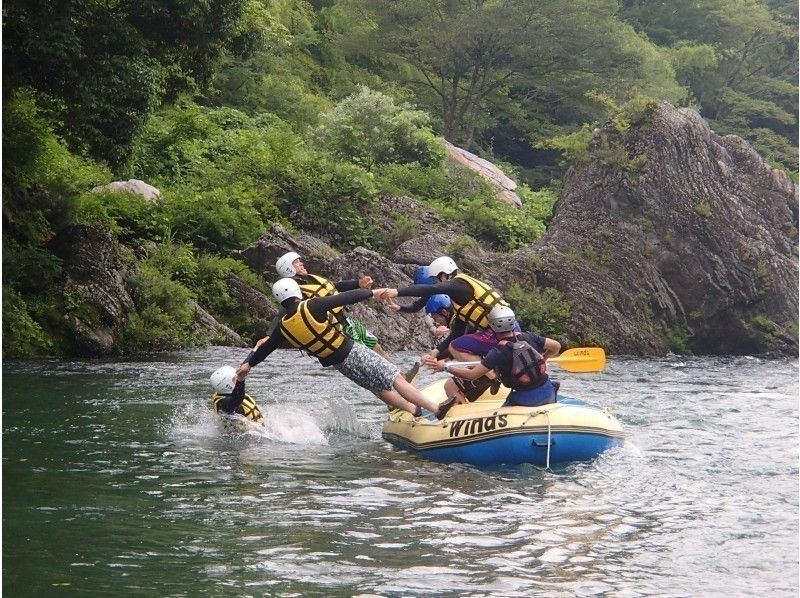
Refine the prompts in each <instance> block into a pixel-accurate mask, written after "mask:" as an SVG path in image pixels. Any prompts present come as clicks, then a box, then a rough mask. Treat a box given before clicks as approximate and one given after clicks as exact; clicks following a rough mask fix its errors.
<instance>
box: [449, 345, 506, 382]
mask: <svg viewBox="0 0 800 598" xmlns="http://www.w3.org/2000/svg"><path fill="white" fill-rule="evenodd" d="M502 357H503V355H502V353H500V352H499V351H496V350H495V349H492V350H491V351H489V353H488V354H487V355H486V357H484V358H483V359H481V361H480V363H479V364H477V365H473V366H469V367H466V366H463V365H450V364H448V363H443V362H437V364H436V366H434V367H433V370H434V371H437V372H441V371H445V372H449V373H451V374H453V376H455V377H457V378H462V379H464V380H477V379H478V378H480V377H481V376H485V375H486V374H487V373H488V372H490V371H492V370H493V369H495V368H496V367H497V365H498V361H499V360H500V359H502Z"/></svg>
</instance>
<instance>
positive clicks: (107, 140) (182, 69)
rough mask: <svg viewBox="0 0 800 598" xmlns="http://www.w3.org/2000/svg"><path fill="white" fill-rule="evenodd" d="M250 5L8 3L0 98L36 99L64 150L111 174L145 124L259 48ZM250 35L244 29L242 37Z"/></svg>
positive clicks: (195, 1)
mask: <svg viewBox="0 0 800 598" xmlns="http://www.w3.org/2000/svg"><path fill="white" fill-rule="evenodd" d="M259 6H260V5H259V3H258V2H257V0H181V1H179V2H168V1H166V0H137V1H124V0H123V1H120V0H114V1H110V2H96V1H94V0H58V1H52V0H9V1H7V2H5V4H4V6H3V16H4V23H3V34H4V35H3V66H4V67H5V68H4V73H3V92H4V97H9V96H10V95H11V93H12V92H13V91H14V90H15V89H18V88H21V87H30V88H32V89H34V90H36V91H37V92H39V96H40V102H41V103H42V104H43V105H44V106H46V107H47V109H48V110H49V112H50V113H51V115H52V117H53V120H54V121H55V122H56V123H57V124H58V129H59V131H60V132H61V133H62V134H63V135H64V136H65V137H66V138H67V140H68V141H69V142H70V145H71V147H72V148H73V149H76V150H79V151H86V152H88V153H89V154H91V155H92V156H93V157H95V158H99V159H103V160H105V161H108V162H109V163H111V164H112V165H115V166H119V165H120V164H121V163H122V162H124V160H125V159H126V157H127V154H128V151H129V147H130V143H131V141H132V139H133V137H134V136H135V134H136V133H137V131H138V130H139V129H140V127H141V126H142V124H143V122H144V120H145V118H146V116H147V114H148V113H149V112H150V111H151V110H152V109H153V108H154V107H156V106H157V105H159V104H160V103H161V102H162V101H163V100H164V99H170V98H174V97H175V96H176V95H177V94H178V93H180V92H182V91H187V90H188V91H193V90H196V89H200V88H203V87H204V86H205V85H206V84H207V83H208V80H209V78H210V76H211V73H212V70H213V65H214V63H215V60H216V59H217V58H218V56H220V54H223V53H225V52H229V51H230V52H239V53H246V52H249V51H251V50H252V49H253V48H254V47H256V46H257V44H258V43H259V37H260V35H261V32H260V31H259V30H258V27H257V19H255V18H254V15H257V14H258V10H259V8H258V7H259ZM251 25H253V26H252V27H251Z"/></svg>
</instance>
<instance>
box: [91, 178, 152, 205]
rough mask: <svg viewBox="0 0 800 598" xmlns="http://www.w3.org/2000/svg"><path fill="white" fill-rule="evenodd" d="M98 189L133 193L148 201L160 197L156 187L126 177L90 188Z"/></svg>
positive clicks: (93, 191) (94, 191) (93, 190)
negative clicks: (123, 179)
mask: <svg viewBox="0 0 800 598" xmlns="http://www.w3.org/2000/svg"><path fill="white" fill-rule="evenodd" d="M99 191H117V192H120V193H135V194H136V195H141V196H142V197H144V198H145V199H146V200H148V201H158V200H159V199H160V198H161V191H159V190H158V189H157V188H156V187H153V186H152V185H150V184H148V183H145V182H144V181H140V180H139V179H128V180H127V181H114V182H112V183H108V184H107V185H100V186H98V187H95V188H94V189H92V193H97V192H99Z"/></svg>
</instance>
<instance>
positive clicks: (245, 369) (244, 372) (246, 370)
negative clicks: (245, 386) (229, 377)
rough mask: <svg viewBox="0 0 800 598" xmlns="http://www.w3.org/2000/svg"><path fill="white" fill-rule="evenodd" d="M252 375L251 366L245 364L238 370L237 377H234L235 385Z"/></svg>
mask: <svg viewBox="0 0 800 598" xmlns="http://www.w3.org/2000/svg"><path fill="white" fill-rule="evenodd" d="M249 373H250V364H249V363H243V364H242V365H240V366H239V369H238V370H236V375H235V376H234V377H233V383H234V384H236V383H237V382H241V381H242V380H244V379H245V378H247V374H249Z"/></svg>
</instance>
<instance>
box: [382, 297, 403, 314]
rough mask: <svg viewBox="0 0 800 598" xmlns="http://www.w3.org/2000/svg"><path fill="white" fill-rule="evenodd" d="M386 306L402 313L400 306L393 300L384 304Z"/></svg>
mask: <svg viewBox="0 0 800 598" xmlns="http://www.w3.org/2000/svg"><path fill="white" fill-rule="evenodd" d="M384 305H385V306H386V307H388V308H389V309H391V310H393V311H400V306H399V305H398V304H397V303H395V302H394V301H392V300H391V299H390V300H389V301H387V302H386V303H384Z"/></svg>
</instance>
